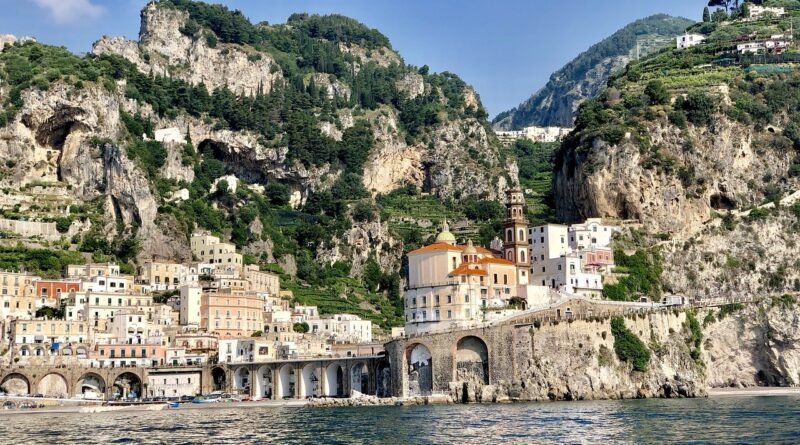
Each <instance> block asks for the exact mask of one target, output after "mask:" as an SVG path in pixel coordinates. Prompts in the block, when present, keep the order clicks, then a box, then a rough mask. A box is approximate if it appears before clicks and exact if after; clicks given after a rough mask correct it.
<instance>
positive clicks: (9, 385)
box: [0, 372, 31, 396]
mask: <svg viewBox="0 0 800 445" xmlns="http://www.w3.org/2000/svg"><path fill="white" fill-rule="evenodd" d="M0 389H2V390H3V391H5V392H6V393H7V394H11V395H15V396H24V395H28V394H30V393H31V382H30V380H28V377H26V376H25V375H24V374H20V373H18V372H12V373H11V374H8V375H6V376H5V377H3V380H2V381H0Z"/></svg>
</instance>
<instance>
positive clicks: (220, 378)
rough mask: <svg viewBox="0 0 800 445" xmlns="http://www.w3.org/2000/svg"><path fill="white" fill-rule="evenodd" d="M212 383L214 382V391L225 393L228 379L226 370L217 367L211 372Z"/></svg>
mask: <svg viewBox="0 0 800 445" xmlns="http://www.w3.org/2000/svg"><path fill="white" fill-rule="evenodd" d="M211 381H212V382H213V384H214V385H213V388H214V391H224V390H225V385H226V384H227V381H228V378H227V376H226V375H225V370H224V369H222V368H220V367H217V368H214V369H212V370H211Z"/></svg>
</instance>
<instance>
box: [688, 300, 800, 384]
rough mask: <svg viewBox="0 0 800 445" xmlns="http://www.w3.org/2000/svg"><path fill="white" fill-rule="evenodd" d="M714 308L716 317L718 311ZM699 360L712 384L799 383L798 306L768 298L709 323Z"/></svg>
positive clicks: (709, 382)
mask: <svg viewBox="0 0 800 445" xmlns="http://www.w3.org/2000/svg"><path fill="white" fill-rule="evenodd" d="M712 312H713V314H714V315H715V316H717V317H716V318H717V319H718V318H719V317H718V315H719V311H718V310H713V311H712ZM707 313H708V311H706V312H704V313H703V314H707ZM703 316H705V315H703ZM703 359H704V362H705V364H706V368H707V375H708V384H709V386H711V387H718V388H720V387H750V386H796V385H798V383H800V312H799V311H798V307H797V305H796V304H794V303H791V304H788V305H787V304H785V303H783V302H780V301H778V300H775V301H773V300H771V299H767V300H765V301H764V302H762V303H760V304H758V305H748V306H746V307H745V308H744V309H742V310H740V311H738V312H734V313H733V314H731V315H728V316H726V317H724V318H723V319H722V320H720V321H715V322H712V323H710V325H709V326H708V327H707V328H705V339H704V341H703Z"/></svg>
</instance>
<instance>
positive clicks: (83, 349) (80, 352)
mask: <svg viewBox="0 0 800 445" xmlns="http://www.w3.org/2000/svg"><path fill="white" fill-rule="evenodd" d="M75 353H76V354H77V355H78V358H86V347H85V346H78V347H77V348H75Z"/></svg>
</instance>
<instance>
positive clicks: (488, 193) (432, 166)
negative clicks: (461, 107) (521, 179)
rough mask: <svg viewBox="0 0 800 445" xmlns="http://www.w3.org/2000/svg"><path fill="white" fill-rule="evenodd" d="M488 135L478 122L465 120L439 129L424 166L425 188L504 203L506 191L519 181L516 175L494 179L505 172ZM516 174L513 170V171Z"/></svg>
mask: <svg viewBox="0 0 800 445" xmlns="http://www.w3.org/2000/svg"><path fill="white" fill-rule="evenodd" d="M488 139H489V134H488V133H487V131H486V128H484V127H483V126H482V125H481V124H480V123H479V122H478V121H477V120H475V119H464V120H461V121H453V122H447V123H444V124H442V125H439V126H438V127H436V129H435V130H434V131H433V134H432V135H431V145H430V146H429V147H428V150H426V151H425V153H424V155H423V158H422V163H423V167H424V171H425V181H426V187H425V189H427V190H430V191H431V192H432V193H436V194H438V195H441V196H455V197H460V196H467V195H477V196H483V197H485V198H487V199H494V200H500V201H502V200H503V199H504V198H503V197H504V196H505V190H506V188H508V187H509V186H510V185H515V184H517V182H518V179H517V177H516V176H513V177H511V176H510V175H509V176H506V175H499V176H494V175H492V171H493V170H494V171H495V172H496V171H497V170H505V172H506V174H508V170H506V169H505V167H506V166H503V165H500V159H499V156H498V153H497V152H496V151H494V150H493V149H492V148H491V147H492V146H491V144H490V143H489V140H488ZM512 171H513V170H512Z"/></svg>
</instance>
